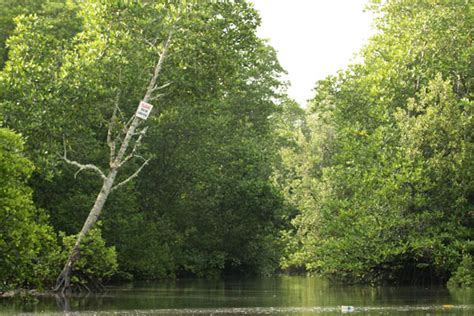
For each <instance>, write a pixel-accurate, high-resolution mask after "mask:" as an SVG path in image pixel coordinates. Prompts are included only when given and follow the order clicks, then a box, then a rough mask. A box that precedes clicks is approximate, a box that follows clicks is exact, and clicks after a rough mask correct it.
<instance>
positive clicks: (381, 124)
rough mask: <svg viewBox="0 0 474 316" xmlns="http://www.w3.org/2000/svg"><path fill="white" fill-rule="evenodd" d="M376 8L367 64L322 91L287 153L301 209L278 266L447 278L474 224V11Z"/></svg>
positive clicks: (363, 277)
mask: <svg viewBox="0 0 474 316" xmlns="http://www.w3.org/2000/svg"><path fill="white" fill-rule="evenodd" d="M372 9H374V10H375V11H376V13H377V14H379V16H378V19H377V27H378V30H379V32H378V33H376V35H374V37H373V38H372V39H371V40H370V42H369V45H367V46H366V47H365V48H364V49H363V51H362V53H361V54H362V57H363V58H364V62H363V63H362V64H359V65H352V66H351V67H349V69H348V70H347V71H345V72H340V73H339V74H338V75H337V76H335V77H329V78H327V79H326V80H323V81H320V82H318V84H317V86H316V95H315V97H314V99H313V100H312V103H311V105H310V108H309V109H308V111H307V115H306V126H305V127H304V128H299V129H297V131H296V132H295V135H296V136H295V137H294V138H295V139H296V143H297V146H296V147H295V146H292V147H290V146H286V147H285V148H284V149H283V152H282V159H283V161H284V162H285V163H284V164H283V166H284V168H287V169H288V168H293V169H292V170H294V174H290V175H289V176H286V177H285V179H289V180H291V181H288V184H287V185H286V186H285V188H284V190H286V191H287V192H288V193H289V194H286V196H287V199H288V201H290V202H291V205H293V206H295V207H296V208H297V209H298V210H299V212H300V214H299V215H298V216H296V218H294V219H293V221H292V222H293V225H294V228H293V229H290V230H289V231H288V232H287V233H286V235H285V236H286V238H287V239H288V238H289V239H290V243H289V249H288V250H287V255H286V258H285V259H284V261H283V265H284V266H289V267H291V266H304V267H306V268H307V269H308V270H310V271H315V272H323V273H325V274H327V275H329V276H331V277H334V278H336V279H342V280H345V281H349V282H360V281H363V282H381V281H390V282H399V283H403V282H428V281H430V278H432V279H437V280H447V278H448V277H449V275H450V274H451V273H454V271H455V270H456V268H457V266H458V263H459V262H460V261H461V258H462V255H463V254H464V253H466V251H467V249H468V245H469V243H470V241H469V240H470V236H472V227H473V226H472V209H473V200H472V197H473V188H474V187H473V171H474V166H473V164H472V161H473V159H472V157H473V145H472V140H473V134H472V131H473V121H472V101H471V100H470V97H471V96H472V82H471V80H470V79H469V78H472V69H473V68H472V60H471V58H470V57H469V56H470V54H471V52H472V47H471V45H470V44H468V42H469V37H470V28H469V19H470V13H469V12H470V11H469V6H468V5H467V3H462V2H446V3H443V4H437V5H435V4H433V3H432V2H430V1H417V2H413V3H406V2H386V3H384V4H378V2H374V3H373V5H372ZM293 161H298V163H297V164H296V165H297V166H296V167H294V166H292V162H293ZM290 170H291V169H290Z"/></svg>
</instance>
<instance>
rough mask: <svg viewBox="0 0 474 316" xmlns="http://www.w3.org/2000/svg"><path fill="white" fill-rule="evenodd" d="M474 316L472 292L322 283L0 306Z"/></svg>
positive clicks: (144, 286) (251, 282)
mask: <svg viewBox="0 0 474 316" xmlns="http://www.w3.org/2000/svg"><path fill="white" fill-rule="evenodd" d="M346 313H347V314H355V315H474V291H473V290H454V291H453V290H448V289H446V288H443V287H413V286H410V287H369V286H342V285H332V284H330V283H328V282H326V281H325V280H323V279H321V278H316V277H295V276H291V277H290V276H282V277H272V278H261V279H233V280H176V281H166V282H154V283H133V284H127V285H120V286H110V287H108V288H107V291H106V292H105V293H101V294H94V295H92V294H90V295H77V296H73V297H70V298H68V299H67V300H65V299H62V298H60V297H40V298H39V302H36V303H34V304H33V303H30V304H26V305H24V304H23V305H22V304H20V303H19V302H18V300H15V299H12V298H8V299H7V298H4V299H1V300H0V315H341V314H346Z"/></svg>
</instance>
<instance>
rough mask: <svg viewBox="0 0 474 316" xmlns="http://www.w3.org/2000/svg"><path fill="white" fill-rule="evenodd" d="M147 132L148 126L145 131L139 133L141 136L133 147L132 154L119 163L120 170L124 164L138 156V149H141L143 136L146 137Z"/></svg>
mask: <svg viewBox="0 0 474 316" xmlns="http://www.w3.org/2000/svg"><path fill="white" fill-rule="evenodd" d="M147 130H148V126H147V127H145V128H144V129H143V130H141V131H140V133H138V134H139V135H140V136H138V139H137V141H136V142H135V144H134V145H133V149H132V151H131V152H130V154H129V155H128V156H127V157H125V158H124V159H123V160H122V161H121V162H119V165H118V168H120V167H122V166H123V165H124V164H126V163H127V161H129V160H130V159H132V158H133V157H137V155H136V154H135V153H136V151H137V149H138V148H139V147H140V145H141V142H142V138H143V136H145V134H146V131H147Z"/></svg>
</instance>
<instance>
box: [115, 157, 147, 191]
mask: <svg viewBox="0 0 474 316" xmlns="http://www.w3.org/2000/svg"><path fill="white" fill-rule="evenodd" d="M148 162H150V159H147V160H145V162H143V164H142V165H141V166H140V168H138V169H137V171H135V172H134V173H133V174H132V175H131V176H130V177H128V178H127V179H125V180H123V181H122V182H120V183H119V184H117V185H116V186H114V187H113V188H112V189H111V190H110V192H113V191H115V190H116V189H118V188H119V187H121V186H122V185H124V184H126V183H127V182H129V181H131V180H132V179H134V178H136V177H137V176H138V174H139V173H140V171H142V169H143V168H144V167H145V166H146V165H147V164H148Z"/></svg>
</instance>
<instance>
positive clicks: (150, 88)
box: [143, 30, 173, 102]
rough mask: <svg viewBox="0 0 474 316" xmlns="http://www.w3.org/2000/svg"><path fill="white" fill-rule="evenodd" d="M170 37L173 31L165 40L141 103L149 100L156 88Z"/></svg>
mask: <svg viewBox="0 0 474 316" xmlns="http://www.w3.org/2000/svg"><path fill="white" fill-rule="evenodd" d="M172 36H173V30H171V31H170V33H169V35H168V38H167V39H166V42H165V46H164V48H163V51H162V52H161V54H160V58H159V59H158V63H157V64H156V66H155V71H154V73H153V77H152V78H151V80H150V83H149V84H148V88H147V90H146V94H145V97H144V98H143V101H145V102H147V101H148V100H150V98H151V94H152V93H153V89H154V88H155V87H156V80H157V79H158V75H159V74H160V72H161V68H163V62H164V60H165V58H166V54H167V53H168V48H169V46H170V43H171V38H172Z"/></svg>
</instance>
